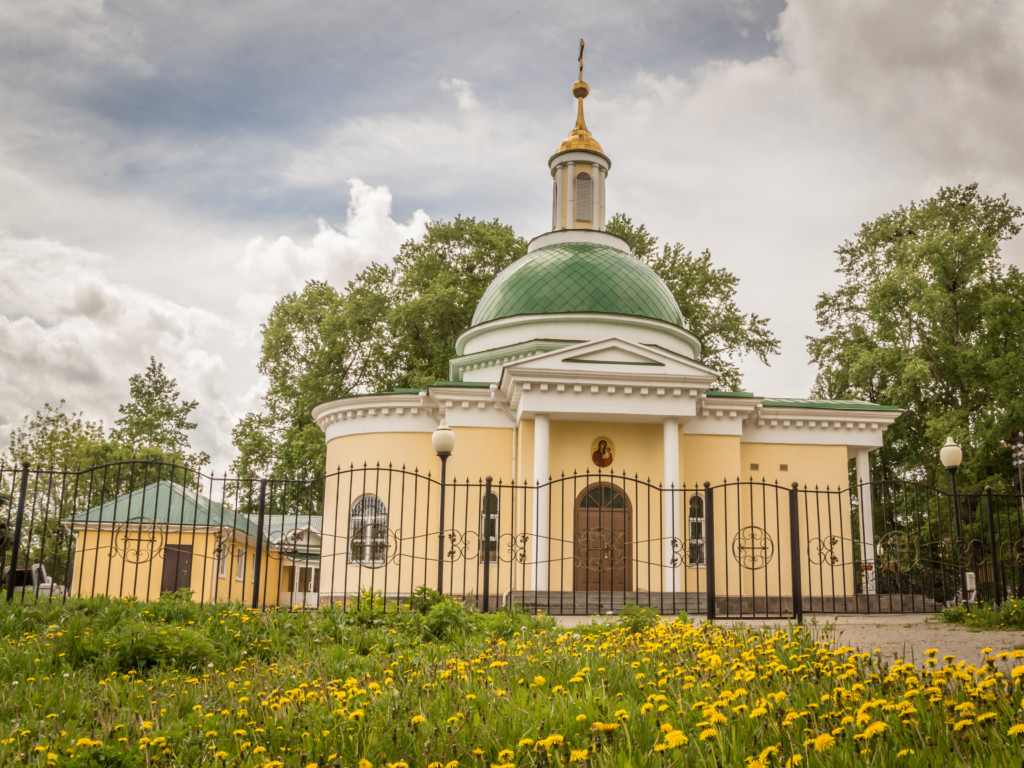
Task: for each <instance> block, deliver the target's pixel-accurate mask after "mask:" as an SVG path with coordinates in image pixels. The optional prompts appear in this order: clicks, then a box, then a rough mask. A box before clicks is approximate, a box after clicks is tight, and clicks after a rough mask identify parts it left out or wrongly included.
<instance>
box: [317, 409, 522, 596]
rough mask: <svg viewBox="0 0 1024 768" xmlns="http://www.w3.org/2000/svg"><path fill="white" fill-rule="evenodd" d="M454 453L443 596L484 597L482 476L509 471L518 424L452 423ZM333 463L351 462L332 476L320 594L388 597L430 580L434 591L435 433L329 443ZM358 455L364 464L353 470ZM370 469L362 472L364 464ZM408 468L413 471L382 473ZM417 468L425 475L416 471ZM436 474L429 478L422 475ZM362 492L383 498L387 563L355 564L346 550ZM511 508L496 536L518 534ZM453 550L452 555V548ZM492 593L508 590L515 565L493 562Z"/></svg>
mask: <svg viewBox="0 0 1024 768" xmlns="http://www.w3.org/2000/svg"><path fill="white" fill-rule="evenodd" d="M454 431H455V434H456V446H455V451H454V452H453V454H452V456H451V457H450V458H449V459H448V462H447V469H446V472H447V487H446V488H445V505H444V507H445V509H444V512H445V521H444V529H445V531H454V535H455V538H454V539H452V538H451V537H450V536H447V535H446V537H445V538H444V540H443V542H442V545H443V551H444V553H445V560H446V562H445V565H444V569H443V573H442V583H443V588H444V591H445V592H453V593H456V594H466V593H469V592H472V593H474V594H479V593H480V592H481V590H482V584H483V568H484V566H483V565H482V564H481V562H480V557H479V532H480V510H481V508H482V506H483V504H482V496H483V481H484V478H485V477H486V476H487V475H488V474H490V475H491V476H492V477H493V479H494V482H495V483H497V482H498V481H499V480H500V479H502V478H501V477H500V474H499V473H501V472H502V470H504V472H505V473H506V478H504V479H505V480H506V482H507V480H508V475H509V474H511V468H512V466H513V465H512V448H513V445H512V430H511V428H509V429H501V428H491V427H454ZM327 456H328V466H334V467H336V466H339V465H340V466H342V467H346V469H343V470H342V471H341V472H340V473H337V472H336V473H332V475H331V476H330V477H329V478H328V483H327V493H326V505H325V514H324V522H323V525H324V529H323V541H324V544H323V547H322V556H321V581H320V584H321V592H322V593H323V594H324V595H325V597H326V599H335V598H336V597H337V598H340V597H341V596H342V595H352V594H355V593H358V592H360V591H363V590H371V591H376V592H381V593H383V594H385V595H399V594H400V595H407V594H409V593H410V592H412V591H413V590H414V589H416V587H418V586H420V585H423V584H426V585H428V586H430V587H432V588H436V587H437V584H438V575H437V553H438V532H439V522H440V519H439V517H440V497H439V491H440V488H439V484H438V481H439V475H440V460H439V459H438V457H437V455H436V454H435V453H434V450H433V448H432V446H431V443H430V433H429V432H424V433H415V432H394V433H388V434H371V435H353V436H349V437H341V438H337V439H335V440H331V441H330V442H329V443H328V445H327ZM357 460H358V468H356V469H354V470H353V469H350V468H347V467H349V465H350V464H351V463H355V462H357ZM364 461H365V462H366V463H367V464H369V465H372V466H371V467H368V468H364V467H363V466H362V463H363V462H364ZM378 461H379V462H380V463H381V465H382V466H384V467H386V465H387V464H388V463H389V462H394V463H395V464H396V466H400V465H401V464H403V463H404V464H405V466H406V467H407V468H408V469H410V471H409V472H408V473H406V474H401V473H394V472H390V471H387V470H378V469H377V468H376V464H377V462H378ZM412 468H418V469H419V474H420V477H417V476H415V475H414V474H413V473H412V471H411V469H412ZM428 472H429V473H430V475H431V477H430V479H429V480H428V479H426V478H425V475H426V474H427V473H428ZM364 495H374V496H377V497H378V498H379V499H380V500H381V502H383V504H384V505H385V507H386V508H387V515H388V529H389V535H388V549H387V556H386V558H385V562H383V563H380V564H377V565H373V564H365V563H364V564H362V565H360V564H356V563H353V562H351V558H350V556H349V553H350V549H351V542H350V540H349V529H348V518H349V510H350V509H351V508H352V507H353V505H354V504H355V503H356V502H357V501H358V500H359V499H360V498H361V497H363V496H364ZM514 519H515V518H514V510H512V509H509V510H505V509H499V526H500V532H499V535H504V536H506V538H507V537H508V535H510V534H511V531H512V525H513V522H514ZM449 553H453V554H449ZM488 567H489V568H490V574H489V576H488V579H489V580H491V581H493V584H489V590H490V592H491V593H492V594H494V593H495V592H503V591H505V590H507V589H508V588H509V585H510V583H511V578H512V576H511V567H510V566H509V565H508V564H506V565H505V567H504V568H503V567H502V566H501V563H500V562H499V564H497V565H491V566H488Z"/></svg>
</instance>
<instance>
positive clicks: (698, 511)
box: [686, 496, 705, 565]
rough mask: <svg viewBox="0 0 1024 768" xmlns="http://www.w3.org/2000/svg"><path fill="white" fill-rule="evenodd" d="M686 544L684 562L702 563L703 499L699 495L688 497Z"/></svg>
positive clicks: (689, 563) (691, 563) (703, 562)
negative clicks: (686, 550)
mask: <svg viewBox="0 0 1024 768" xmlns="http://www.w3.org/2000/svg"><path fill="white" fill-rule="evenodd" d="M686 527H687V534H689V535H688V536H687V544H688V548H689V552H688V555H689V557H688V558H687V561H686V564H687V565H704V564H705V560H704V499H702V498H701V497H700V496H691V497H690V509H689V513H688V514H687V526H686Z"/></svg>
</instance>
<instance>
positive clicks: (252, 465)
mask: <svg viewBox="0 0 1024 768" xmlns="http://www.w3.org/2000/svg"><path fill="white" fill-rule="evenodd" d="M262 332H263V344H262V346H261V348H260V361H259V364H258V366H257V367H258V370H259V372H260V373H261V374H263V376H265V377H266V380H267V383H268V386H267V392H266V394H265V395H264V396H263V406H264V409H265V410H264V411H263V412H262V413H247V414H246V415H245V416H244V417H242V419H241V421H239V423H238V424H237V425H236V426H235V428H234V430H232V433H231V436H232V439H233V440H234V444H235V447H236V448H237V449H238V451H239V456H238V458H237V459H236V460H235V462H234V463H233V464H232V469H233V470H234V471H235V472H237V473H238V474H239V475H240V476H243V477H256V476H268V475H271V474H272V475H275V476H277V477H282V478H293V479H299V478H311V477H315V476H316V475H319V474H322V472H323V467H324V457H325V447H324V436H323V433H322V432H321V431H320V428H319V427H317V425H316V424H315V423H314V422H313V420H312V418H310V415H309V412H310V410H311V409H312V408H313V406H314V405H316V404H317V403H320V402H323V401H324V400H331V399H334V398H338V397H345V396H346V395H351V394H353V393H354V392H356V391H357V388H359V387H360V386H361V385H362V384H363V383H364V381H365V379H364V377H363V376H362V375H361V374H360V372H359V371H358V365H359V362H360V361H359V358H358V355H357V354H356V351H355V344H354V343H353V340H352V336H351V333H350V332H349V331H348V329H347V328H346V325H345V317H344V312H343V304H342V298H341V296H340V295H339V294H338V292H337V291H336V290H335V289H334V288H333V287H331V286H330V285H328V284H327V283H324V282H319V281H310V282H308V283H306V286H305V288H304V289H303V290H302V292H301V293H290V294H288V295H287V296H285V297H284V298H282V299H281V300H280V301H278V302H277V304H275V305H274V308H273V309H272V310H271V312H270V315H269V316H268V317H267V321H266V322H265V323H263V325H262Z"/></svg>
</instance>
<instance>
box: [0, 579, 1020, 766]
mask: <svg viewBox="0 0 1024 768" xmlns="http://www.w3.org/2000/svg"><path fill="white" fill-rule="evenodd" d="M187 598H188V596H187V595H184V596H181V595H177V596H166V597H165V598H164V599H161V600H160V601H159V602H156V603H150V604H143V603H135V602H127V601H118V600H111V599H107V598H94V599H89V600H81V601H68V603H67V604H66V605H64V606H61V605H58V604H55V605H52V606H51V605H48V604H46V603H45V602H41V603H38V604H32V603H26V604H18V603H15V604H12V605H5V606H4V607H3V608H0V636H2V651H0V691H2V695H0V723H2V724H3V725H0V728H2V729H3V731H2V732H0V765H3V766H39V767H40V768H43V767H44V766H76V767H84V766H95V767H96V768H99V767H100V766H115V767H119V768H135V767H136V766H138V767H145V768H149V767H150V766H161V765H164V766H183V765H184V766H193V765H195V766H199V765H203V766H218V767H219V766H263V767H264V768H284V767H285V766H288V767H291V766H298V767H299V768H310V767H312V766H316V767H317V768H327V767H328V766H332V767H336V766H348V767H349V768H371V767H372V768H389V767H394V768H409V767H411V766H424V767H425V768H456V767H457V766H460V767H461V766H464V767H466V768H470V767H474V766H479V767H480V768H494V767H495V766H500V767H501V768H511V767H512V766H556V765H561V766H572V765H579V766H626V765H630V766H670V765H700V766H749V768H762V767H764V766H819V765H830V766H854V765H857V766H863V765H876V766H881V765H886V766H890V765H897V766H902V765H905V766H925V765H943V766H952V765H957V766H981V765H1005V766H1014V767H1015V768H1016V766H1019V765H1020V764H1021V761H1022V755H1024V715H1022V711H1021V703H1022V701H1021V700H1022V697H1024V660H1022V658H1021V657H1024V651H1019V652H1012V653H1003V654H997V655H995V656H984V657H982V658H979V659H970V660H957V659H954V658H952V657H945V658H939V657H938V654H937V653H936V652H929V653H928V654H927V657H926V658H925V659H923V660H922V661H921V663H920V664H917V665H915V664H912V663H904V662H896V663H891V664H888V663H885V662H883V661H882V659H880V658H879V657H878V656H875V655H872V654H871V653H864V652H858V651H855V650H854V649H852V648H833V647H832V646H831V644H830V643H829V642H828V639H827V637H825V638H815V637H814V636H812V634H811V633H810V632H809V631H808V630H807V629H805V628H804V627H801V626H792V627H790V628H785V629H773V630H770V631H744V630H741V629H730V628H727V627H724V626H718V625H711V624H701V625H699V626H695V625H694V624H692V623H690V622H687V621H685V620H674V621H667V620H666V621H658V620H657V619H656V617H653V616H651V615H650V614H649V613H647V612H644V611H636V610H634V611H631V612H629V614H628V615H627V616H625V617H624V618H623V619H621V620H619V621H618V622H615V623H607V624H591V625H584V626H581V627H578V628H576V629H573V630H563V629H558V628H557V627H556V626H555V625H554V622H552V621H551V620H550V619H547V618H545V617H537V616H529V615H526V614H523V613H520V612H514V611H501V612H498V613H496V614H493V615H481V614H479V613H475V612H472V611H470V610H468V609H466V608H465V607H463V606H462V605H460V604H458V603H456V602H454V601H452V600H449V599H445V598H441V597H439V596H438V595H436V594H428V593H424V594H421V595H419V596H417V599H414V600H413V601H412V604H411V605H403V606H400V607H396V606H395V605H394V603H393V602H389V603H388V605H387V606H384V605H383V604H382V601H380V600H379V599H374V598H367V599H364V600H362V601H360V603H359V604H358V605H352V606H349V607H348V610H344V611H343V610H341V607H340V606H332V607H328V608H324V609H320V610H317V611H307V612H302V611H295V612H287V611H276V612H274V611H272V612H257V611H252V610H249V609H245V608H243V607H241V606H240V605H223V604H222V605H208V606H198V605H196V604H194V603H193V602H191V601H190V600H189V599H187Z"/></svg>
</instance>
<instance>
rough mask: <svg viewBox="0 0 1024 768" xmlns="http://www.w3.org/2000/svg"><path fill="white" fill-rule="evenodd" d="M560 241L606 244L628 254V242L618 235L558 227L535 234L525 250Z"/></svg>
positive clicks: (593, 230)
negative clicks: (552, 230) (557, 228)
mask: <svg viewBox="0 0 1024 768" xmlns="http://www.w3.org/2000/svg"><path fill="white" fill-rule="evenodd" d="M562 243H588V244H590V245H606V246H608V247H609V248H614V249H615V250H617V251H622V252H623V253H626V254H629V255H632V254H630V252H629V244H628V243H627V242H626V241H625V240H623V239H622V238H621V237H619V236H618V235H613V234H612V233H611V232H605V231H603V230H597V229H574V230H566V229H559V230H555V231H554V232H545V233H544V234H542V235H537V236H536V237H535V238H533V240H531V241H530V242H529V243H527V245H526V252H527V253H531V252H533V251H536V250H537V249H538V248H544V247H546V246H549V245H561V244H562Z"/></svg>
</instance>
